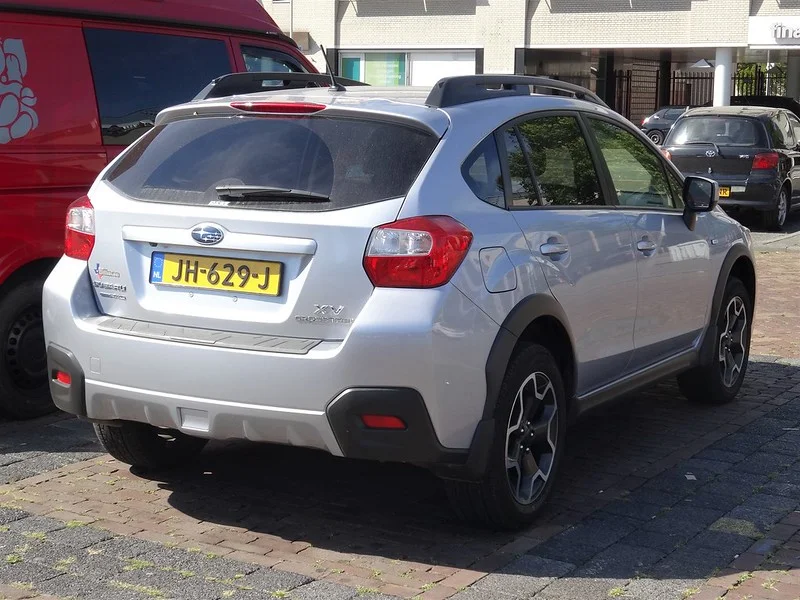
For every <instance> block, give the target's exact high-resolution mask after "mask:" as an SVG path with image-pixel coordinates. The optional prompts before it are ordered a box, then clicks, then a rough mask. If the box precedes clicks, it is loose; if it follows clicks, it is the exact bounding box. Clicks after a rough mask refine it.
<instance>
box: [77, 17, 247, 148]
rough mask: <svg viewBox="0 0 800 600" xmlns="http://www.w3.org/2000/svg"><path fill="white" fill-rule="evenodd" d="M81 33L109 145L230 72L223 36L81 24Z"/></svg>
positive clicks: (124, 140) (134, 134)
mask: <svg viewBox="0 0 800 600" xmlns="http://www.w3.org/2000/svg"><path fill="white" fill-rule="evenodd" d="M84 37H85V39H86V47H87V50H88V52H89V61H90V63H91V67H92V75H93V77H94V87H95V93H96V95H97V105H98V108H99V109H100V123H101V126H102V131H103V143H105V144H109V145H128V144H130V143H132V142H133V141H135V140H136V139H138V138H139V137H140V136H141V135H142V134H143V133H144V132H145V131H147V130H148V129H150V128H151V127H152V126H153V121H154V120H155V118H156V115H157V114H158V112H159V111H161V110H162V109H164V108H167V107H168V106H173V105H175V104H181V103H182V102H188V101H189V100H191V99H192V98H194V96H195V95H196V94H197V92H199V91H200V90H201V89H203V87H205V86H206V85H207V84H208V83H209V82H210V81H211V80H212V79H214V78H215V77H219V76H220V75H225V74H227V73H230V72H231V71H233V67H232V66H231V63H230V56H229V54H228V46H227V44H226V43H225V41H223V40H222V39H213V38H198V37H188V36H181V35H165V34H161V33H147V32H141V31H125V30H121V29H97V28H87V29H85V31H84Z"/></svg>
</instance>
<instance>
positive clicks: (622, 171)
mask: <svg viewBox="0 0 800 600" xmlns="http://www.w3.org/2000/svg"><path fill="white" fill-rule="evenodd" d="M589 123H590V124H591V128H592V131H593V132H594V135H595V138H596V139H597V145H598V146H599V148H600V153H601V154H602V155H603V159H605V161H606V165H607V166H608V170H609V173H610V174H611V180H612V182H613V183H614V188H615V189H616V191H617V200H618V201H619V204H620V205H621V206H639V207H663V208H675V202H674V201H673V197H672V191H671V190H670V187H669V183H667V177H666V173H665V171H664V166H663V164H662V163H661V159H660V158H659V157H658V155H657V154H656V153H655V152H653V151H652V150H651V149H650V148H648V147H647V146H646V145H645V144H644V143H643V142H642V141H641V140H640V139H639V138H637V137H636V136H635V135H633V134H632V133H631V132H629V131H626V130H625V129H623V128H622V127H618V126H616V125H612V124H611V123H608V122H607V121H599V120H597V119H592V118H590V119H589Z"/></svg>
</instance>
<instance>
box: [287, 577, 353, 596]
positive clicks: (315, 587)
mask: <svg viewBox="0 0 800 600" xmlns="http://www.w3.org/2000/svg"><path fill="white" fill-rule="evenodd" d="M357 594H358V592H357V591H356V590H354V589H353V588H350V587H347V586H344V585H339V584H338V583H333V582H331V581H312V582H311V583H307V584H305V585H301V586H300V587H298V588H295V589H293V590H292V595H291V599H292V600H350V599H351V598H354V597H355V596H356V595H357Z"/></svg>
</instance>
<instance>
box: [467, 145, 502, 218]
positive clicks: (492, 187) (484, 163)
mask: <svg viewBox="0 0 800 600" xmlns="http://www.w3.org/2000/svg"><path fill="white" fill-rule="evenodd" d="M461 175H462V176H463V177H464V181H466V182H467V185H468V186H469V188H470V189H471V190H472V193H473V194H475V195H476V196H477V197H478V198H480V199H481V200H483V201H484V202H488V203H489V204H494V205H495V206H500V207H505V191H504V188H503V170H502V168H501V167H500V154H499V153H498V150H497V141H496V140H495V137H494V135H490V136H489V137H487V138H486V139H485V140H483V141H482V142H481V143H480V144H479V145H478V146H477V148H475V150H473V151H472V153H471V154H470V155H469V156H468V157H467V160H465V161H464V164H463V165H462V167H461Z"/></svg>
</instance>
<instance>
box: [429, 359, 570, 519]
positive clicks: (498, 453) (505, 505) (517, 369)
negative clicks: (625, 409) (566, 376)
mask: <svg viewBox="0 0 800 600" xmlns="http://www.w3.org/2000/svg"><path fill="white" fill-rule="evenodd" d="M542 375H543V376H544V377H546V378H547V379H549V381H550V383H551V384H552V393H553V397H552V399H551V397H550V396H549V392H546V393H545V394H543V395H544V399H542V400H541V402H540V403H539V404H538V405H537V404H536V403H532V404H531V408H530V409H529V410H531V411H532V413H531V414H532V415H533V416H531V415H528V417H530V418H529V419H528V418H524V419H523V414H522V412H521V409H522V408H524V403H523V405H519V404H518V403H517V393H518V392H519V391H520V390H522V386H523V384H526V385H528V386H529V385H530V381H531V377H534V378H535V379H534V380H533V381H534V385H539V386H540V389H544V390H548V389H549V388H548V386H547V385H546V384H545V381H546V380H545V379H544V377H542ZM526 390H527V391H528V392H529V391H530V390H529V388H527V387H526ZM535 395H536V394H534V396H535ZM551 406H552V409H553V410H554V411H555V418H553V417H552V416H550V417H549V418H548V416H547V414H546V413H541V414H540V413H539V412H538V411H540V410H551V408H550V407H551ZM512 411H514V419H513V421H518V424H519V425H521V426H522V427H524V426H525V424H527V425H528V426H529V429H528V431H532V430H534V429H536V430H537V432H539V433H540V432H542V431H546V434H545V439H544V440H542V437H541V435H538V436H536V437H533V435H532V433H531V434H525V431H524V429H523V428H520V429H518V430H517V432H516V434H517V435H518V436H519V439H517V438H515V437H513V436H514V434H510V435H511V436H512V437H511V438H510V439H509V438H507V434H508V432H509V430H510V429H511V427H509V422H510V421H512ZM534 412H535V414H534ZM566 417H567V405H566V399H565V395H564V384H563V382H562V377H561V372H560V371H559V369H558V366H557V364H556V361H555V359H554V358H553V355H552V354H551V353H550V352H549V351H548V350H547V349H546V348H544V347H543V346H540V345H538V344H530V345H528V346H525V347H524V348H523V349H522V350H521V351H520V352H518V353H517V354H516V355H515V356H514V358H513V359H512V360H511V363H510V364H509V366H508V369H507V371H506V375H505V378H504V379H503V384H502V387H501V389H500V396H499V398H498V403H497V408H496V410H495V423H496V429H495V435H494V442H493V444H492V447H491V449H490V454H491V455H490V456H489V457H488V466H487V469H486V475H485V476H484V479H483V480H482V481H480V482H464V481H452V480H445V489H446V491H447V495H448V497H449V499H450V503H451V504H452V506H453V509H454V510H455V512H456V514H457V515H458V516H459V517H460V518H461V519H462V520H465V521H468V522H472V523H477V524H481V525H486V526H489V527H491V528H493V529H519V528H521V527H525V526H527V525H530V524H531V522H533V521H534V520H535V518H536V516H537V515H538V513H539V512H540V511H541V509H542V507H543V506H544V504H545V502H546V501H547V498H548V497H549V496H550V493H551V492H552V489H553V485H554V483H555V480H556V476H557V474H558V467H559V464H560V462H561V456H562V454H563V451H564V442H565V438H566V430H567V419H566ZM530 422H534V426H533V427H532V428H531V427H530ZM537 422H547V423H548V424H547V425H546V430H542V429H537ZM553 433H555V442H554V444H549V442H548V440H550V439H551V438H552V434H553ZM523 434H525V435H523ZM523 440H525V441H526V442H527V443H524V444H521V445H520V451H519V460H518V461H517V466H518V472H517V473H514V472H513V470H512V469H509V468H508V467H507V463H506V459H507V454H508V452H509V448H511V447H513V451H514V452H516V447H517V443H518V442H519V441H523ZM534 440H536V441H534ZM540 440H541V441H542V442H544V443H548V445H549V447H550V448H551V449H552V446H553V445H555V449H554V451H553V452H552V453H551V454H550V455H549V456H550V458H549V459H548V458H542V457H541V456H540V459H539V460H537V459H536V457H535V456H534V454H535V452H536V451H533V452H524V448H523V446H526V445H529V446H530V447H531V448H533V447H534V446H540V445H541V444H540ZM528 455H530V456H532V457H533V463H532V464H533V466H535V467H536V468H537V469H538V471H537V473H536V474H534V475H533V476H532V477H531V479H530V481H531V485H530V489H531V493H530V495H529V497H528V498H527V500H528V501H527V502H521V501H520V500H519V498H518V494H517V491H519V490H520V489H521V487H522V486H521V485H517V486H516V490H515V489H513V488H512V486H513V485H514V484H513V483H512V480H514V481H516V482H521V481H522V473H523V470H524V469H525V468H528V467H530V464H531V462H530V459H529V458H528ZM544 465H547V466H548V469H547V471H548V473H547V477H546V479H544V475H543V473H544ZM539 472H541V473H542V476H541V477H540V476H538V473H539ZM515 476H516V477H515ZM543 479H544V481H543V484H541V485H538V486H537V485H536V484H537V482H542V480H543ZM534 488H536V489H537V492H536V494H535V495H534V493H533V490H534Z"/></svg>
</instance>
